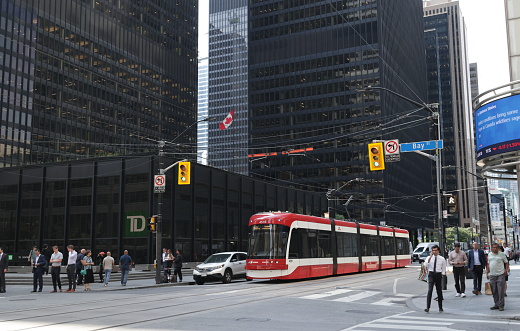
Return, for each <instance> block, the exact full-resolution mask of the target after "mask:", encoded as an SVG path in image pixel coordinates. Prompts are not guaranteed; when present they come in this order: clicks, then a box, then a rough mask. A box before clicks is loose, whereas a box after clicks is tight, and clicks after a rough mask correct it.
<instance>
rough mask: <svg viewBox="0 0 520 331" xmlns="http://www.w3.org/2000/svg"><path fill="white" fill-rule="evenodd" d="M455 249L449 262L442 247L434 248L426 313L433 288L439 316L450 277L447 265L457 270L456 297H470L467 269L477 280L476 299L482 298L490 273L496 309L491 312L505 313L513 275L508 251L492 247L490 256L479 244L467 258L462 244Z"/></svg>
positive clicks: (474, 290) (429, 271)
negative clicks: (509, 279) (445, 282)
mask: <svg viewBox="0 0 520 331" xmlns="http://www.w3.org/2000/svg"><path fill="white" fill-rule="evenodd" d="M454 246H455V249H454V250H453V251H451V252H450V253H449V254H448V261H446V259H445V258H444V257H443V256H442V255H440V254H439V246H437V245H435V246H433V247H432V253H431V255H430V256H429V257H428V258H427V259H426V265H427V268H428V294H427V296H426V308H425V309H424V311H425V312H429V311H430V307H431V300H432V293H433V288H434V287H435V289H436V292H437V298H436V299H435V300H437V302H438V305H439V312H443V311H444V310H443V308H442V301H443V295H442V277H443V276H445V275H446V267H447V262H449V263H450V264H451V265H452V266H453V278H454V281H455V290H456V291H457V293H456V294H455V296H456V297H461V298H464V297H466V293H465V291H466V267H467V268H468V271H470V272H471V273H472V276H473V291H472V293H473V294H474V295H482V292H481V291H482V276H483V273H484V270H485V271H486V278H487V279H489V282H490V285H491V292H492V295H493V301H494V305H493V306H492V307H491V308H490V309H491V310H500V311H503V310H504V305H505V299H504V297H505V296H507V295H506V288H507V286H506V280H507V275H508V273H509V260H508V258H507V257H506V254H505V253H504V249H503V248H501V247H500V245H498V244H496V243H495V244H493V245H492V246H491V252H490V253H489V254H488V255H487V258H486V255H485V253H484V251H483V250H482V249H480V248H479V245H478V243H476V242H474V243H473V249H471V250H470V251H469V252H468V253H467V255H466V253H465V252H464V251H462V250H461V249H460V244H459V243H455V245H454Z"/></svg>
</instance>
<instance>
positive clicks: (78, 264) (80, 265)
mask: <svg viewBox="0 0 520 331" xmlns="http://www.w3.org/2000/svg"><path fill="white" fill-rule="evenodd" d="M86 251H87V250H86V249H84V248H82V249H81V250H80V251H79V253H78V257H77V258H76V285H78V286H79V285H83V275H82V274H81V270H83V262H81V261H83V258H84V257H85V252H86Z"/></svg>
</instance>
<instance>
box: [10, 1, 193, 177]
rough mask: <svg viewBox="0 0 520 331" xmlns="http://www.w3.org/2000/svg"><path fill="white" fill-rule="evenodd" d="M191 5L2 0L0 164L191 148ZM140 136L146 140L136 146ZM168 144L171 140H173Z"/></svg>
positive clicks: (189, 2) (179, 2) (183, 2)
mask: <svg viewBox="0 0 520 331" xmlns="http://www.w3.org/2000/svg"><path fill="white" fill-rule="evenodd" d="M197 13H198V4H197V2H196V1H181V0H169V1H157V0H154V1H152V0H141V1H131V0H118V1H113V0H96V1H93V0H21V1H20V0H18V1H13V0H4V1H2V2H1V12H0V19H1V21H0V38H1V39H0V55H2V61H1V62H0V73H1V75H2V81H1V86H0V89H1V111H2V116H1V125H0V128H1V131H0V167H6V166H13V165H22V164H29V163H45V162H53V161H61V160H67V159H79V158H85V157H92V156H108V155H122V154H130V153H135V152H143V151H146V150H149V149H151V148H155V146H156V144H155V143H154V142H153V141H154V140H173V139H176V143H177V144H179V148H182V149H184V148H183V147H187V148H189V150H190V151H194V150H195V148H194V146H195V143H196V130H195V128H193V130H189V131H188V132H186V133H183V134H182V136H181V137H179V134H180V133H182V132H183V131H184V130H185V129H186V127H188V126H190V125H191V124H192V123H193V122H195V121H196V112H197V109H196V105H197V99H196V96H197V79H196V77H197V22H198V18H197ZM143 138H144V139H146V140H143ZM177 138H178V139H177Z"/></svg>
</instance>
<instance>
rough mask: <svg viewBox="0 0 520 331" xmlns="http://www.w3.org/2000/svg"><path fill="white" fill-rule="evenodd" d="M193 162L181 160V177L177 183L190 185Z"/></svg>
mask: <svg viewBox="0 0 520 331" xmlns="http://www.w3.org/2000/svg"><path fill="white" fill-rule="evenodd" d="M190 169H191V163H190V162H179V177H178V178H177V183H178V184H179V185H189V184H190V177H191V173H190Z"/></svg>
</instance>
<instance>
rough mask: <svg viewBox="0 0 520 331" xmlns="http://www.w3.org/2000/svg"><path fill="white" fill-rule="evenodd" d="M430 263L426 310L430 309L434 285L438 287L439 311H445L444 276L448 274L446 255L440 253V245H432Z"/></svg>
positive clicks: (427, 261)
mask: <svg viewBox="0 0 520 331" xmlns="http://www.w3.org/2000/svg"><path fill="white" fill-rule="evenodd" d="M426 263H427V264H428V296H427V297H426V309H424V311H425V312H427V313H428V312H429V311H430V306H431V302H432V293H433V286H434V285H435V288H436V289H437V297H438V303H439V311H440V312H443V311H444V310H443V309H442V300H443V298H442V276H444V275H446V260H445V259H444V257H442V256H441V255H439V246H437V245H435V246H433V247H432V253H431V255H430V256H429V257H428V259H427V260H426Z"/></svg>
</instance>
